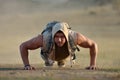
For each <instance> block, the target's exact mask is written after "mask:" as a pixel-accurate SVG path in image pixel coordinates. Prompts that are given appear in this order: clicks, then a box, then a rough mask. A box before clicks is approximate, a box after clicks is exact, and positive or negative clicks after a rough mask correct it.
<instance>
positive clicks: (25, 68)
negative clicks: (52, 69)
mask: <svg viewBox="0 0 120 80" xmlns="http://www.w3.org/2000/svg"><path fill="white" fill-rule="evenodd" d="M24 70H35V67H32V66H26V67H24Z"/></svg>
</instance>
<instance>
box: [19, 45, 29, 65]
mask: <svg viewBox="0 0 120 80" xmlns="http://www.w3.org/2000/svg"><path fill="white" fill-rule="evenodd" d="M20 53H21V58H22V61H23V64H24V65H29V59H28V50H27V48H25V47H24V46H23V45H21V46H20Z"/></svg>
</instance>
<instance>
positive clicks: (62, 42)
mask: <svg viewBox="0 0 120 80" xmlns="http://www.w3.org/2000/svg"><path fill="white" fill-rule="evenodd" d="M68 27H69V26H68V24H67V23H65V22H59V23H56V24H55V25H54V27H53V29H52V41H53V46H52V48H51V50H50V51H49V53H48V54H47V56H45V54H41V56H42V58H43V59H44V61H45V65H46V66H53V63H54V61H57V64H58V66H59V67H65V61H66V59H67V58H71V57H73V56H72V54H71V52H72V49H71V48H70V44H69V41H70V40H69V37H68V36H69V35H71V36H72V38H73V40H74V43H75V45H78V46H80V47H83V48H89V50H90V51H89V53H90V66H89V67H87V68H86V69H89V70H95V69H96V58H97V52H98V47H97V44H96V43H95V42H94V41H93V40H91V39H89V38H87V37H85V36H83V35H82V34H80V33H78V32H75V31H72V30H68V29H67V28H68ZM45 41H46V36H45V35H42V34H41V35H38V36H37V37H34V38H32V39H30V40H28V41H26V42H23V43H22V44H21V45H20V53H21V57H22V60H23V64H24V69H25V70H33V69H35V68H34V67H32V66H31V65H30V63H29V59H28V54H29V53H28V50H34V49H38V48H41V49H43V48H45V47H46V45H45V43H46V42H45Z"/></svg>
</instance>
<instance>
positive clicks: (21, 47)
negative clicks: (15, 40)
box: [19, 43, 27, 52]
mask: <svg viewBox="0 0 120 80" xmlns="http://www.w3.org/2000/svg"><path fill="white" fill-rule="evenodd" d="M19 49H20V52H22V51H23V50H25V49H27V48H26V45H25V43H21V44H20V46H19Z"/></svg>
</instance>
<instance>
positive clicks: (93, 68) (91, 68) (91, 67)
mask: <svg viewBox="0 0 120 80" xmlns="http://www.w3.org/2000/svg"><path fill="white" fill-rule="evenodd" d="M86 69H87V70H97V68H96V67H95V66H89V67H86Z"/></svg>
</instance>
